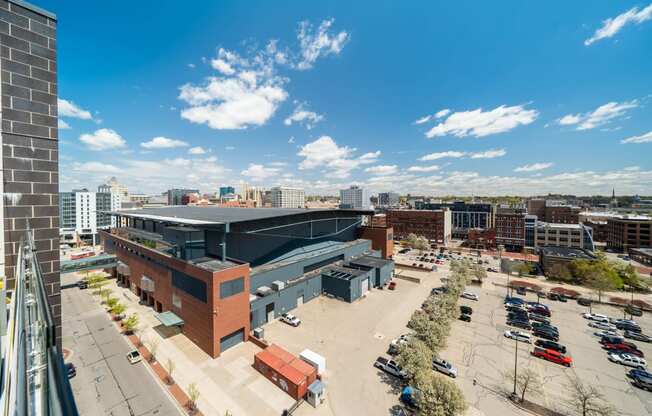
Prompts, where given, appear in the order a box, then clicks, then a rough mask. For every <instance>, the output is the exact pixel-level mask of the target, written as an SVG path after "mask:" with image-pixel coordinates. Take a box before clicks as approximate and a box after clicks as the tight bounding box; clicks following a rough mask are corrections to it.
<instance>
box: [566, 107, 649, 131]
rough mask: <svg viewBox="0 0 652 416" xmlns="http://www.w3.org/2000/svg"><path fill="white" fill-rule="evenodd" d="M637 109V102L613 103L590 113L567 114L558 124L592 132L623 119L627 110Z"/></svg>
mask: <svg viewBox="0 0 652 416" xmlns="http://www.w3.org/2000/svg"><path fill="white" fill-rule="evenodd" d="M636 107H638V101H637V100H632V101H625V102H622V103H617V102H614V101H612V102H609V103H607V104H604V105H601V106H600V107H598V108H596V109H595V110H594V111H589V112H588V113H583V114H567V115H565V116H564V117H562V118H560V119H559V121H558V123H559V124H561V125H563V126H570V125H577V128H576V129H577V130H591V129H594V128H596V127H600V126H603V125H605V124H607V123H610V122H611V121H613V120H614V119H617V118H621V117H623V116H624V115H625V114H626V113H627V110H630V109H632V108H636Z"/></svg>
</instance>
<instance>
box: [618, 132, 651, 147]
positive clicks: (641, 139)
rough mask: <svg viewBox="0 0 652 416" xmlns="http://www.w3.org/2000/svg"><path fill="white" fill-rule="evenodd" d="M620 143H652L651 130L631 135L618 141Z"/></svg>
mask: <svg viewBox="0 0 652 416" xmlns="http://www.w3.org/2000/svg"><path fill="white" fill-rule="evenodd" d="M620 142H621V143H622V144H629V143H652V131H649V132H647V133H645V134H643V135H640V136H632V137H628V138H626V139H623V140H621V141H620Z"/></svg>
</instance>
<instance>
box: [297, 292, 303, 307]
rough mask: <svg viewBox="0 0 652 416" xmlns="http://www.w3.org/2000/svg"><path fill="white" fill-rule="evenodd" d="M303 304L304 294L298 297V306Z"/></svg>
mask: <svg viewBox="0 0 652 416" xmlns="http://www.w3.org/2000/svg"><path fill="white" fill-rule="evenodd" d="M301 305H303V295H300V296H299V297H297V307H299V306H301Z"/></svg>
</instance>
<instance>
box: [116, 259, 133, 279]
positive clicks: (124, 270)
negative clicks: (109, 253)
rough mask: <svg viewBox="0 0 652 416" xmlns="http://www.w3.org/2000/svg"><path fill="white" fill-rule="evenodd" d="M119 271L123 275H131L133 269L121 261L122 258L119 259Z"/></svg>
mask: <svg viewBox="0 0 652 416" xmlns="http://www.w3.org/2000/svg"><path fill="white" fill-rule="evenodd" d="M117 271H118V273H120V274H121V275H123V276H129V275H130V274H131V269H129V265H127V264H125V263H123V262H121V261H120V260H118V267H117Z"/></svg>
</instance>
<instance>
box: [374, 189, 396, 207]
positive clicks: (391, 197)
mask: <svg viewBox="0 0 652 416" xmlns="http://www.w3.org/2000/svg"><path fill="white" fill-rule="evenodd" d="M400 205H401V196H400V195H399V194H397V193H395V192H381V193H379V194H378V207H380V208H396V207H399V206H400Z"/></svg>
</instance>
